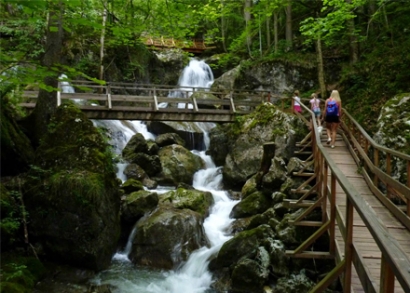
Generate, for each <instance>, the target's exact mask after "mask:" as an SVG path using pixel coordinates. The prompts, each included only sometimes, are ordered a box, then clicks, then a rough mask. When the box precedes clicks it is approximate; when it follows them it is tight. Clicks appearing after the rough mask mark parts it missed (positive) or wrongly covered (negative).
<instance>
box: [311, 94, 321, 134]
mask: <svg viewBox="0 0 410 293" xmlns="http://www.w3.org/2000/svg"><path fill="white" fill-rule="evenodd" d="M311 98H312V99H311V100H310V109H311V110H312V112H313V114H315V117H316V119H317V125H318V126H320V115H321V112H320V100H319V99H318V98H317V95H316V94H315V93H313V94H312V95H311Z"/></svg>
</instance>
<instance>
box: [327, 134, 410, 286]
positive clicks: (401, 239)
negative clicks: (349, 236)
mask: <svg viewBox="0 0 410 293" xmlns="http://www.w3.org/2000/svg"><path fill="white" fill-rule="evenodd" d="M322 144H323V145H324V146H326V138H325V139H322ZM335 146H336V147H335V148H334V149H331V148H326V147H325V148H326V151H327V152H328V154H329V155H330V156H331V158H332V159H333V160H334V161H335V163H336V164H337V165H338V167H339V168H340V170H341V171H342V172H343V174H344V175H345V176H346V177H347V178H348V179H349V181H350V182H351V184H352V185H353V186H354V187H355V188H356V190H357V191H358V192H359V194H360V195H361V196H362V198H363V199H364V200H365V201H366V203H367V204H368V205H369V206H370V207H371V208H372V209H373V210H374V211H375V213H376V214H377V215H378V219H379V220H380V223H381V224H382V225H383V226H385V227H386V229H387V231H388V232H389V235H390V236H391V237H392V238H393V239H395V240H396V241H397V242H398V243H399V245H400V246H401V248H402V249H403V251H404V252H405V253H406V254H407V256H408V257H409V258H410V231H408V230H407V229H406V228H405V227H404V226H403V225H402V224H401V223H400V222H399V221H398V220H397V219H396V218H395V217H394V216H393V215H392V214H391V213H390V211H388V210H387V208H385V207H384V206H383V205H382V203H381V202H380V201H379V200H378V199H377V198H376V197H375V196H374V195H373V193H372V192H371V190H370V189H369V187H368V186H367V184H366V181H365V179H364V178H363V176H361V175H360V172H359V168H358V166H357V165H356V163H355V161H354V160H353V157H352V156H351V154H350V152H349V149H348V147H347V146H346V144H345V142H344V141H343V140H342V139H341V137H340V135H338V136H337V140H336V144H335ZM328 174H329V175H328V184H330V182H331V177H330V174H331V172H330V171H329V172H328ZM329 188H330V187H329ZM336 205H337V209H338V210H340V213H341V216H342V220H343V223H346V219H345V215H346V195H345V193H344V191H343V189H342V188H341V187H340V186H339V184H337V183H336ZM327 212H328V214H330V205H327ZM353 225H354V228H353V243H354V245H355V247H356V248H357V250H358V253H359V255H360V256H361V257H362V259H363V260H364V264H365V266H366V268H367V270H368V272H370V274H371V278H372V280H373V281H374V283H375V284H376V288H377V289H378V288H379V286H380V272H381V268H380V267H381V256H382V254H381V251H380V249H379V247H378V245H377V244H376V243H375V241H374V239H373V237H372V235H371V233H370V232H369V230H368V229H367V228H366V225H365V224H364V223H363V221H362V219H361V217H360V216H359V215H358V214H357V213H356V211H355V212H354V216H353ZM335 239H336V241H337V244H336V247H337V248H338V249H339V250H340V251H339V255H341V256H343V255H344V248H345V244H344V239H343V236H342V235H341V233H340V231H339V229H338V228H336V235H335ZM409 269H410V268H409ZM351 289H352V290H351V292H355V293H357V292H366V291H365V290H364V289H363V286H362V284H361V282H360V278H359V276H358V274H357V272H356V270H355V269H353V270H352V281H351ZM394 292H395V293H409V292H404V290H403V288H401V286H400V284H399V283H398V282H397V280H396V281H395V291H394Z"/></svg>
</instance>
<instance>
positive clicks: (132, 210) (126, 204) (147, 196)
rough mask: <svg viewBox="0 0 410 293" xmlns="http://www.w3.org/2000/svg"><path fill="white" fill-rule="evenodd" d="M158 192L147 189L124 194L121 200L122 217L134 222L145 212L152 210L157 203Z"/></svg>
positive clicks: (126, 220)
mask: <svg viewBox="0 0 410 293" xmlns="http://www.w3.org/2000/svg"><path fill="white" fill-rule="evenodd" d="M158 201H159V199H158V194H157V193H156V192H150V191H147V190H139V191H135V192H132V193H131V194H129V195H126V196H125V199H124V200H123V202H122V215H121V217H122V219H123V220H124V221H125V222H127V223H132V224H134V223H135V222H137V220H138V219H139V218H141V217H142V216H143V215H144V214H145V213H148V212H150V211H153V210H154V209H155V208H156V207H157V205H158Z"/></svg>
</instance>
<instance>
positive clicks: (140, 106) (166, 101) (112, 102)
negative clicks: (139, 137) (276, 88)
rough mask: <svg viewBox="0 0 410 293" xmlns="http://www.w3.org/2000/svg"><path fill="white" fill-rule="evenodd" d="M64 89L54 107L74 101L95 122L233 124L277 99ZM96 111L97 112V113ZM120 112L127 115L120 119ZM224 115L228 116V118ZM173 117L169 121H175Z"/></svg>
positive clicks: (112, 86) (186, 90) (194, 91)
mask: <svg viewBox="0 0 410 293" xmlns="http://www.w3.org/2000/svg"><path fill="white" fill-rule="evenodd" d="M64 86H66V85H62V84H61V83H60V84H59V88H60V89H61V90H60V91H57V93H56V103H57V106H59V105H61V104H62V103H63V102H64V100H74V101H75V102H76V103H77V104H78V107H79V108H80V109H82V110H83V111H86V113H87V115H88V117H89V118H94V119H138V120H149V119H154V120H155V119H165V118H167V119H169V118H170V115H172V114H173V113H174V114H176V113H186V114H187V115H190V116H189V117H191V118H187V117H188V116H185V118H181V119H188V120H189V119H197V120H193V121H213V122H232V121H234V116H233V115H236V114H239V115H241V114H247V113H249V112H251V111H253V110H254V109H255V108H256V107H257V106H258V105H260V104H261V103H263V102H265V101H270V100H273V99H277V98H278V97H277V96H273V95H271V94H270V92H268V91H238V90H231V91H220V92H218V91H211V90H210V89H209V88H201V87H183V86H178V87H176V86H169V85H152V84H130V83H120V82H110V83H107V84H104V85H102V84H98V83H95V82H92V81H71V83H70V86H72V87H74V88H75V92H71V93H68V92H63V88H62V87H64ZM37 94H38V92H25V93H24V96H25V97H27V98H29V99H30V101H31V102H30V101H29V102H28V103H22V104H21V105H22V106H23V107H25V108H26V109H32V108H34V107H35V98H36V97H37ZM97 111H100V112H99V113H97ZM102 111H105V112H104V113H103V112H102ZM107 111H109V112H107ZM114 111H115V112H116V113H117V114H115V113H114ZM120 112H121V113H123V114H124V113H125V112H126V113H127V114H126V115H123V114H121V113H120ZM131 112H134V113H136V112H140V113H142V112H145V113H148V112H150V113H155V112H156V113H163V115H162V114H161V115H162V116H161V115H148V114H147V115H142V114H141V115H134V114H132V113H131ZM196 114H200V115H196ZM164 115H165V116H164ZM193 115H195V116H193ZM206 115H209V116H208V117H207V116H206ZM223 115H225V116H223ZM227 115H230V118H229V117H228V116H227ZM174 116H175V115H174ZM174 116H173V117H171V118H172V119H178V117H174ZM115 117H117V118H115ZM153 117H154V118H153ZM155 117H156V118H155Z"/></svg>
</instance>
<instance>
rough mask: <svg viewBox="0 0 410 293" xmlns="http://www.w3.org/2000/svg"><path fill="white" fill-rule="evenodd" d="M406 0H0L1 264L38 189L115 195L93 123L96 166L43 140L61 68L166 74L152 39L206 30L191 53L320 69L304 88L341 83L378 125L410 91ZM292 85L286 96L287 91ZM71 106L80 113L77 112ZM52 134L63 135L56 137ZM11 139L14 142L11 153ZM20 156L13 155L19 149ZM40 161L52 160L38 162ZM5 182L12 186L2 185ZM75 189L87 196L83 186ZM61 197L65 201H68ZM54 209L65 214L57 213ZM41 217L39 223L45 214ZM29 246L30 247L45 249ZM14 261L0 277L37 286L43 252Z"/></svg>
mask: <svg viewBox="0 0 410 293" xmlns="http://www.w3.org/2000/svg"><path fill="white" fill-rule="evenodd" d="M409 3H410V2H409V0H2V1H1V3H0V23H1V26H0V98H1V100H0V103H1V104H0V108H1V113H0V114H1V144H2V154H1V160H2V162H1V163H2V164H3V166H5V165H7V166H10V170H7V172H4V170H3V167H2V175H1V176H2V178H1V179H2V184H1V186H0V188H1V214H2V217H1V222H0V227H1V233H2V239H1V249H2V262H3V260H4V254H3V252H4V251H6V250H7V249H9V248H14V246H15V245H16V244H18V246H19V247H21V246H24V243H25V244H26V246H29V245H31V244H30V241H29V240H28V238H29V237H31V234H30V233H31V231H30V233H28V232H27V225H28V224H30V223H29V222H30V217H32V219H34V217H35V216H39V217H40V216H42V214H41V213H45V211H46V208H43V207H42V206H41V205H40V204H38V203H42V201H43V200H44V201H47V199H48V198H47V197H46V196H43V195H45V194H46V195H50V196H55V198H59V196H60V197H61V198H70V197H71V194H70V190H69V189H68V188H66V183H67V182H71V183H73V182H75V183H77V182H80V183H81V184H83V185H81V184H78V186H80V185H81V186H80V187H81V188H83V187H84V188H85V189H87V188H88V189H89V190H93V192H90V193H91V194H92V196H94V197H96V198H97V197H98V196H100V194H104V196H105V197H106V198H108V199H110V198H111V197H110V196H112V197H113V198H114V197H115V198H116V199H118V198H119V196H117V195H118V194H117V192H118V188H117V187H118V186H117V185H118V182H117V181H116V179H115V178H114V176H115V173H114V171H113V170H111V164H112V154H111V153H109V151H108V147H107V146H106V141H104V139H103V138H101V137H100V136H99V135H100V133H98V135H97V134H96V133H95V132H97V130H95V129H94V127H91V126H92V125H91V123H89V124H90V125H91V126H90V125H88V128H84V129H83V131H84V133H81V134H79V135H78V137H80V136H81V137H85V138H89V137H93V138H95V137H98V139H95V141H92V142H90V141H87V143H90V145H92V147H94V148H95V152H94V153H93V154H92V155H89V157H88V158H91V156H94V157H92V159H95V162H98V164H97V163H96V164H95V165H93V166H91V167H90V166H88V161H87V160H84V161H87V164H85V165H84V166H83V165H78V166H76V165H75V164H80V163H78V162H76V155H77V149H78V150H79V148H77V147H73V149H74V150H75V151H72V152H71V153H70V154H69V155H70V158H72V160H71V161H72V162H74V163H73V166H74V167H73V169H70V168H71V166H70V168H67V170H68V171H67V170H66V169H64V168H65V167H66V166H63V165H64V164H61V166H60V165H59V164H56V163H55V162H56V159H55V158H54V157H53V155H52V152H49V150H53V151H55V150H57V153H58V152H60V150H61V152H62V153H63V151H66V149H65V145H63V144H64V143H65V138H61V137H60V138H58V139H57V138H56V137H57V136H54V137H53V136H48V138H47V139H45V136H44V134H45V133H47V132H48V131H50V129H51V132H52V131H54V130H55V129H57V127H60V129H64V127H62V125H63V123H62V122H61V123H60V124H58V123H55V121H54V122H53V123H50V121H53V120H52V117H53V114H55V113H56V112H57V111H58V109H57V107H56V104H55V93H56V89H57V86H58V78H59V76H60V75H61V74H62V73H64V74H66V76H67V81H71V80H90V81H93V82H96V83H100V84H104V83H106V82H111V81H113V82H114V81H118V82H133V83H151V84H156V83H161V82H162V81H163V80H161V79H160V78H159V77H158V76H159V74H155V73H158V72H156V67H155V64H156V63H155V61H153V54H152V49H153V48H151V47H150V45H149V44H148V41H149V40H151V39H157V40H158V39H159V40H160V39H165V40H170V39H171V40H177V42H176V44H177V47H178V46H180V47H181V48H182V47H189V46H191V45H192V44H194V42H195V40H200V41H201V42H204V43H205V44H206V46H207V47H208V48H209V49H207V50H205V51H204V52H203V53H202V54H196V55H194V54H192V53H188V52H186V53H185V54H186V57H187V58H186V60H189V58H188V57H197V58H199V59H204V58H211V57H215V56H217V58H215V60H217V62H215V63H213V64H212V65H211V66H212V69H213V70H214V71H215V72H219V73H224V72H227V71H229V70H231V69H233V68H235V67H236V66H237V65H239V64H241V65H242V68H245V70H246V68H247V67H249V68H250V67H253V66H258V65H261V64H264V63H268V62H275V61H278V62H281V63H282V64H285V65H289V66H298V65H304V66H306V67H309V68H314V69H315V71H316V72H317V82H316V85H317V86H315V87H314V88H312V89H311V91H310V92H309V91H306V92H303V93H302V98H308V97H309V96H310V94H311V93H313V92H316V93H319V94H320V96H321V98H326V97H328V95H329V93H330V92H331V90H333V89H338V90H339V92H340V93H341V97H342V100H343V107H345V108H347V109H348V110H349V113H351V114H352V116H354V118H355V119H356V120H357V121H358V122H359V123H360V124H361V125H362V126H363V127H364V128H365V129H366V130H367V131H368V132H369V133H370V134H374V132H375V131H376V121H377V118H378V117H379V115H380V110H381V108H382V106H383V105H385V103H386V102H387V101H388V100H390V99H391V98H393V97H394V96H395V95H399V94H403V93H409V92H410V5H409ZM187 63H188V61H187ZM332 69H334V70H332ZM31 89H35V90H39V96H38V100H37V106H36V108H35V110H34V112H33V113H32V115H29V116H26V115H25V113H24V111H23V109H21V108H20V107H19V103H21V102H23V97H22V93H23V91H24V90H31ZM286 94H287V93H286ZM288 94H289V97H290V95H291V93H288ZM73 108H75V107H73ZM71 110H72V111H73V115H80V113H81V111H79V110H78V111H77V112H76V110H75V109H71ZM78 112H79V113H78ZM76 122H77V119H76ZM9 129H13V131H14V132H13V131H9ZM21 130H23V131H24V135H27V137H28V139H27V137H26V138H25V139H22V140H19V141H17V140H15V138H16V137H23V135H20V134H21ZM98 131H99V130H98ZM62 135H65V133H63V134H62ZM407 136H408V134H407ZM73 140H76V137H75V138H73ZM57 141H58V143H62V145H57V146H56V142H57ZM84 141H86V140H84ZM75 143H78V141H77V140H76V141H75ZM81 143H82V142H81ZM73 145H75V144H74V143H73ZM39 146H40V147H39ZM41 146H43V147H41ZM44 146H46V147H48V149H46V147H44ZM55 146H56V147H55ZM75 146H77V145H75ZM95 146H96V147H95ZM70 147H71V146H70ZM87 147H88V146H87ZM9 149H13V150H14V151H15V152H14V153H12V154H11V153H8V152H6V151H5V150H9ZM67 149H68V147H67ZM67 153H68V152H67ZM15 154H18V158H15V157H13V156H15ZM58 154H59V155H61V153H58ZM64 155H65V153H64ZM36 156H37V157H36ZM36 160H37V161H36ZM6 161H7V164H5V162H6ZM68 161H70V160H66V162H68ZM71 161H70V163H71ZM21 162H23V164H20V163H21ZM27 162H36V163H38V164H37V165H36V164H33V165H31V164H30V165H29V164H27ZM39 162H40V163H39ZM44 162H45V163H44ZM43 163H44V164H45V165H41V164H43ZM46 164H50V166H53V168H55V169H53V168H51V167H50V168H48V166H46ZM53 164H55V165H53ZM22 166H23V167H22ZM44 166H46V167H47V168H46V167H44ZM107 166H110V167H109V168H108V167H107ZM90 168H91V169H90ZM88 169H90V170H88ZM73 170H74V171H73ZM79 170H80V171H79ZM5 173H7V174H6V175H4V174H5ZM100 173H101V174H100ZM21 174H23V175H22V176H21V177H20V175H21ZM84 174H87V175H88V176H89V177H87V176H84ZM90 174H91V175H92V176H91V175H90ZM13 176H14V177H13ZM93 176H94V177H93ZM6 177H8V178H6ZM22 178H23V179H22ZM45 178H46V179H47V180H46V179H45ZM84 178H88V179H89V178H91V179H92V180H88V181H87V180H84V182H85V181H87V182H85V183H84V182H83V181H81V180H82V179H84ZM101 178H103V179H104V180H103V179H101ZM106 178H110V180H105V179H106ZM8 180H9V181H8ZM53 180H54V181H53ZM65 180H66V181H65ZM69 180H72V181H69ZM7 181H8V182H7ZM3 182H7V183H8V184H9V186H12V187H13V188H15V189H11V190H12V191H11V192H7V191H6V187H5V186H4V185H3ZM53 184H54V185H53ZM21 186H23V188H22V187H21ZM33 186H35V187H36V188H38V190H35V189H34V188H32V187H33ZM50 186H51V187H55V190H54V189H53V188H50ZM73 186H74V183H73ZM78 186H74V187H75V188H77V187H78ZM96 186H97V187H98V188H99V189H96V188H95V187H96ZM7 187H8V186H7ZM80 187H78V189H75V188H74V189H75V190H79V192H78V193H79V194H80V195H82V194H81V192H83V191H84V190H85V189H84V190H83V189H81V188H80ZM48 188H49V189H48ZM22 189H23V191H24V192H22ZM88 189H87V190H88ZM33 190H34V191H33ZM50 190H51V191H52V192H49V191H50ZM56 190H57V191H56ZM95 190H96V191H95ZM102 190H104V191H102ZM106 190H108V191H107V192H106ZM114 190H115V191H114ZM37 191H39V192H38V193H37ZM99 191H101V192H99ZM23 193H24V194H25V195H28V196H27V197H25V199H24V200H27V201H30V198H29V197H30V195H33V194H34V195H35V196H38V197H34V196H33V198H34V199H35V200H33V199H31V201H32V202H31V205H32V207H31V208H32V209H33V210H34V211H36V212H38V213H37V214H36V215H35V214H34V213H32V214H31V215H30V213H29V212H27V211H26V210H25V208H24V207H25V203H24V202H23V196H21V194H23ZM50 198H51V197H50ZM78 198H80V199H82V200H84V198H81V196H79V197H78ZM78 198H74V199H73V201H74V200H75V199H78ZM107 201H108V200H107ZM50 202H51V200H50ZM26 203H27V202H26ZM33 203H34V204H33ZM58 204H60V205H61V206H65V205H66V204H67V203H66V202H64V200H61V202H58ZM69 204H70V203H68V204H67V205H69ZM81 204H84V202H81ZM109 204H111V203H107V206H109ZM117 204H118V203H117V202H115V204H113V205H112V206H113V210H114V212H115V213H119V207H118V206H117ZM29 205H30V203H29V204H28V205H27V206H29ZM73 205H74V204H73ZM33 206H34V208H33ZM84 206H87V202H86V204H84ZM75 207H77V206H75ZM87 207H88V206H87ZM53 208H54V206H51V208H50V210H51V211H52V210H53ZM73 209H74V208H73ZM84 211H86V209H84ZM84 211H83V210H82V212H83V215H82V216H84V218H86V217H87V216H88V212H87V211H86V212H84ZM110 212H112V211H109V212H107V214H110ZM114 212H113V214H114ZM54 216H55V219H56V220H58V219H59V215H58V214H57V215H54ZM116 221H118V218H115V219H113V220H112V222H113V223H114V224H115V225H114V224H113V226H115V227H114V228H113V229H112V230H113V231H115V232H116V231H117V230H119V228H118V227H117V226H118V225H119V223H118V222H116ZM33 222H34V221H33ZM39 223H40V227H41V225H42V223H41V221H39ZM37 224H38V223H37ZM56 226H58V225H56ZM107 227H108V225H107ZM22 230H24V231H22ZM67 230H69V229H67ZM96 230H97V229H96ZM108 230H109V229H108ZM39 231H40V232H42V231H41V229H39ZM98 232H99V231H98ZM17 233H18V236H16V234H17ZM53 233H54V234H56V235H57V234H58V233H57V232H55V231H53ZM108 234H109V233H107V235H108ZM9 235H11V236H9ZM117 236H118V235H115V237H117ZM115 237H109V236H106V241H108V240H111V241H112V242H113V243H112V244H111V246H112V247H109V249H108V250H110V249H111V250H113V251H114V250H115V248H116V247H115V245H116V243H114V242H115V241H113V240H112V239H111V238H115ZM101 242H104V241H103V240H101ZM22 244H23V245H22ZM67 246H69V245H67ZM74 246H75V245H72V247H74ZM70 248H71V247H70ZM27 250H29V251H30V252H32V251H33V252H34V254H35V251H41V248H38V247H35V248H34V247H29V248H28V249H27ZM106 254H107V255H109V253H106ZM67 257H68V258H70V255H68V256H67ZM109 257H111V255H109ZM107 259H108V258H107ZM109 260H110V258H109V259H108V261H109ZM11 265H12V267H11V269H10V271H9V272H8V273H9V274H8V275H7V274H4V276H3V277H2V278H3V279H2V280H1V282H3V281H4V280H5V279H7V278H10V279H13V280H15V279H18V280H20V279H24V282H26V283H25V284H24V285H25V287H27V288H33V286H34V284H35V280H39V279H40V278H41V277H42V274H43V272H42V270H41V269H40V265H38V263H37V262H33V263H30V264H28V263H27V262H26V260H25V261H24V262H23V264H21V263H19V262H18V261H17V260H16V259H13V260H12V262H11ZM37 265H38V267H36V266H37ZM104 265H105V264H104ZM27 267H31V268H33V267H34V269H33V270H32V273H33V272H34V273H33V276H31V275H29V274H28V273H27V270H26V268H27ZM101 267H103V265H101ZM37 268H38V269H37ZM3 269H4V268H3V266H2V270H3ZM10 272H11V273H10ZM2 274H3V271H2ZM24 275H25V278H23V276H24ZM6 281H7V280H6ZM15 283H16V284H17V283H18V282H15ZM0 286H1V285H0ZM11 292H30V291H18V290H17V291H11Z"/></svg>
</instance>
